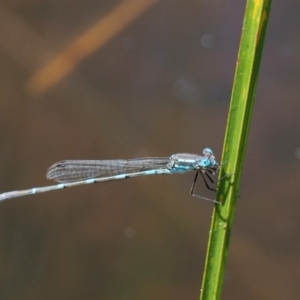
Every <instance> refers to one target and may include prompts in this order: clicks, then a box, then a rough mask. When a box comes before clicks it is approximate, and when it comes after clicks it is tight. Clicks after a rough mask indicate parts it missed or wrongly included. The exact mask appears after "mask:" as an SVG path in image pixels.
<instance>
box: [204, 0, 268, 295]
mask: <svg viewBox="0 0 300 300" xmlns="http://www.w3.org/2000/svg"><path fill="white" fill-rule="evenodd" d="M270 7H271V0H248V1H247V5H246V11H245V16H244V22H243V28H242V36H241V41H240V47H239V53H238V59H237V66H236V71H235V78H234V85H233V91H232V96H231V103H230V110H229V116H228V121H227V128H226V135H225V141H224V148H223V155H222V162H225V163H226V164H224V166H223V167H222V171H221V172H220V178H221V177H222V176H224V175H225V174H231V175H230V176H228V177H227V179H224V180H222V181H220V184H219V188H218V194H217V199H218V201H220V202H221V203H222V204H219V205H216V206H215V210H214V213H213V219H212V224H211V229H210V237H209V244H208V250H207V256H206V263H205V271H204V277H203V282H202V288H201V294H200V300H215V299H220V297H221V291H222V284H223V277H224V271H225V265H226V260H227V255H228V247H229V240H230V233H231V230H232V224H233V219H234V213H235V207H236V200H237V197H238V189H239V184H240V178H241V172H242V166H243V162H244V157H245V151H246V145H247V139H248V133H249V128H250V121H251V115H252V110H253V102H254V96H255V90H256V85H257V79H258V73H259V67H260V61H261V57H262V51H263V44H264V39H265V33H266V28H267V23H268V18H269V12H270ZM243 197H244V198H245V197H246V195H243Z"/></svg>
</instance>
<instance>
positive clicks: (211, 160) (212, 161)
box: [200, 148, 218, 168]
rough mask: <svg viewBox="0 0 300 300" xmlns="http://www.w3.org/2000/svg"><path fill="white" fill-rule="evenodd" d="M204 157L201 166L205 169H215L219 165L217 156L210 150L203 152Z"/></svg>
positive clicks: (206, 149)
mask: <svg viewBox="0 0 300 300" xmlns="http://www.w3.org/2000/svg"><path fill="white" fill-rule="evenodd" d="M203 154H204V157H203V158H202V160H201V163H200V166H201V167H203V168H208V167H213V166H216V165H218V163H217V161H216V158H215V155H214V153H213V151H212V150H211V149H210V148H205V149H204V150H203Z"/></svg>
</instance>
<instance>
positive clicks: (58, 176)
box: [0, 148, 227, 203]
mask: <svg viewBox="0 0 300 300" xmlns="http://www.w3.org/2000/svg"><path fill="white" fill-rule="evenodd" d="M220 166H221V164H219V163H218V162H217V161H216V159H215V156H214V154H213V151H212V150H211V149H210V148H205V149H204V150H203V155H196V154H189V153H179V154H174V155H172V156H170V157H146V158H135V159H128V160H123V159H117V160H65V161H61V162H58V163H55V164H54V165H52V166H51V167H50V168H49V169H48V172H47V178H48V179H53V180H55V181H57V182H60V183H59V184H57V185H51V186H44V187H36V188H31V189H28V190H20V191H12V192H6V193H3V194H0V201H3V200H6V199H10V198H15V197H21V196H26V195H32V194H37V193H43V192H50V191H54V190H58V189H63V188H67V187H72V186H76V185H81V184H90V183H98V182H106V181H112V180H120V179H126V178H131V177H136V176H142V175H164V174H178V173H185V172H188V171H196V175H195V178H194V181H193V184H192V187H191V190H190V194H191V195H192V196H195V197H199V198H202V199H204V200H209V201H213V202H215V203H219V202H217V201H216V200H212V199H208V198H205V197H202V196H199V195H196V194H195V193H194V188H195V183H196V181H197V177H198V174H201V176H202V177H203V179H204V182H205V185H206V187H207V188H208V189H209V190H212V191H216V189H215V188H213V187H211V184H216V183H217V182H218V181H214V180H213V178H212V176H214V175H216V174H218V172H219V168H220ZM226 176H227V175H225V176H223V177H226ZM223 177H222V178H223ZM222 178H221V179H222ZM208 181H209V182H210V183H209V182H208Z"/></svg>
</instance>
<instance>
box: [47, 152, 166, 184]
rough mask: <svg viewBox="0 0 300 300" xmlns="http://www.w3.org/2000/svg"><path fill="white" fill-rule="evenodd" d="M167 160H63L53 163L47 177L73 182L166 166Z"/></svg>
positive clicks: (161, 158)
mask: <svg viewBox="0 0 300 300" xmlns="http://www.w3.org/2000/svg"><path fill="white" fill-rule="evenodd" d="M168 162H169V158H168V157H146V158H136V159H129V160H123V159H117V160H64V161H60V162H57V163H55V164H54V165H52V166H51V167H50V168H49V169H48V171H47V178H48V179H53V180H55V181H57V182H74V181H78V180H84V179H89V178H102V177H110V176H115V175H119V174H130V173H135V172H141V171H147V170H153V169H161V168H166V166H167V164H168Z"/></svg>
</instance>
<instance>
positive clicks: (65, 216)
mask: <svg viewBox="0 0 300 300" xmlns="http://www.w3.org/2000/svg"><path fill="white" fill-rule="evenodd" d="M245 2H246V1H220V0H214V1H195V0H187V1H178V0H174V1H167V0H161V1H158V0H126V1H120V0H116V1H112V0H110V1H94V0H87V1H79V0H73V1H62V0H59V1H58V0H51V1H50V0H45V1H37V0H25V1H24V0H22V1H21V0H2V1H1V3H0V65H1V71H0V86H1V89H0V97H1V101H0V105H1V109H0V124H1V126H0V136H1V147H0V154H1V155H0V190H1V192H6V191H11V190H18V189H25V188H31V187H35V186H43V185H49V184H52V182H50V181H48V180H46V178H45V173H46V170H47V168H48V167H49V166H50V165H52V164H53V163H54V162H56V161H59V160H63V159H117V158H135V157H144V156H170V155H171V154H174V153H178V152H190V153H199V154H201V153H202V150H203V148H204V147H211V148H212V149H213V150H214V152H215V155H216V156H217V158H218V159H220V156H221V151H222V145H223V139H224V133H225V127H226V120H227V114H228V109H229V100H230V94H231V88H232V83H233V76H234V69H235V64H236V57H237V51H238V43H239V39H240V34H241V29H242V20H243V14H244V9H245ZM299 13H300V3H299V1H296V0H289V1H285V2H284V4H283V2H280V1H274V3H273V7H272V9H271V17H270V22H269V26H268V31H267V38H266V44H265V50H264V55H263V59H262V65H261V73H260V77H259V82H258V88H257V95H256V101H255V106H254V113H253V120H252V125H251V128H250V137H249V142H248V149H247V153H246V160H245V165H244V170H243V176H242V183H241V189H240V195H241V197H240V199H238V204H237V211H236V218H235V224H234V230H233V232H232V238H231V245H230V252H229V258H228V264H227V270H226V276H225V282H224V290H223V295H222V299H224V300H227V299H230V300H232V299H245V300H250V299H273V300H274V299H275V300H277V299H299V294H300V286H299V279H300V201H299V200H300V197H299V185H300V180H299V178H300V161H299V160H300V130H299V128H300V117H299V112H300V102H299V94H300V84H299V76H300V68H299V65H300V53H299V49H300V48H299V45H300V36H299V25H300V18H299ZM193 178H194V174H193V173H190V174H189V173H188V174H185V175H173V176H163V177H160V176H152V177H151V176H149V177H141V178H134V179H131V180H126V181H124V182H122V181H118V182H109V183H103V184H98V185H88V186H80V187H74V188H71V189H66V190H60V191H54V192H51V193H44V194H39V195H33V196H27V197H22V198H15V199H12V200H9V201H6V202H3V203H1V204H0V205H1V209H0V244H1V247H0V265H1V268H0V298H1V299H3V300H4V299H5V300H10V299H14V300H16V299H22V300H25V299H31V300H33V299H144V300H147V299H164V300H167V299H172V300H174V299H186V300H187V299H191V300H192V299H198V298H199V290H200V285H201V280H202V273H203V268H204V262H205V252H206V246H207V241H208V232H209V226H210V221H211V215H212V210H213V204H212V203H210V202H206V201H203V200H201V199H197V198H194V197H191V196H190V195H189V189H190V186H191V184H192V181H193ZM197 193H198V194H201V195H203V196H206V197H209V198H214V193H212V192H210V191H207V190H206V188H205V186H204V184H203V183H202V182H201V181H199V182H198V185H197Z"/></svg>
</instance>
